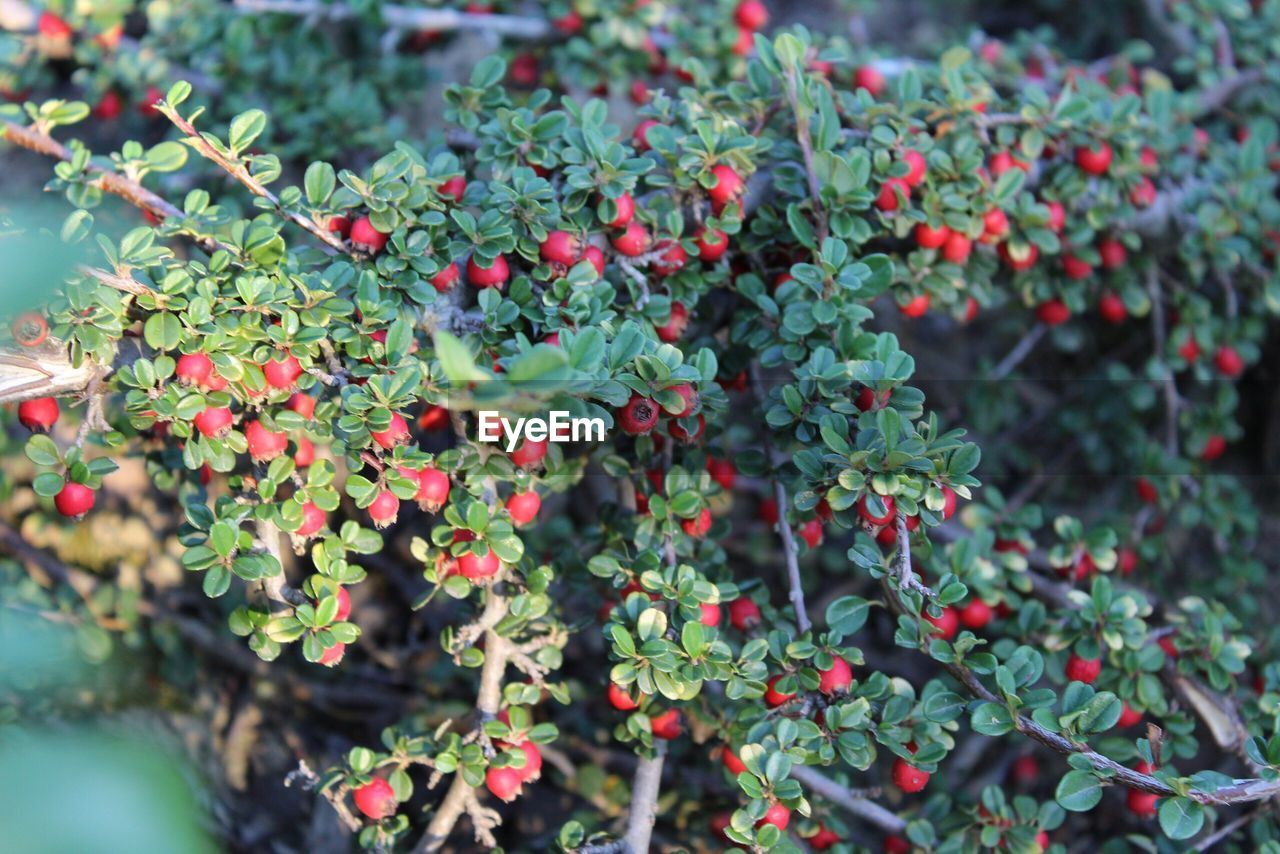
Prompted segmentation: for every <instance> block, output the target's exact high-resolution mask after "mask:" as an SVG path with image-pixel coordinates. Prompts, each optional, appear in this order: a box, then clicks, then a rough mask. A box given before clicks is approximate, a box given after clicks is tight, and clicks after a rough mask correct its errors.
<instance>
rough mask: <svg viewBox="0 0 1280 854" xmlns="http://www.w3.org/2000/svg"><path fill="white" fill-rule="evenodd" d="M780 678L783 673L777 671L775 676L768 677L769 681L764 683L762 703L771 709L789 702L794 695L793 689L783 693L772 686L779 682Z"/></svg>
mask: <svg viewBox="0 0 1280 854" xmlns="http://www.w3.org/2000/svg"><path fill="white" fill-rule="evenodd" d="M782 679H783V675H782V674H781V673H779V674H778V675H777V676H771V677H769V681H768V682H766V683H765V691H764V704H765V705H766V706H768V707H769V708H771V709H776V708H778V706H781V705H784V704H786V703H789V702H791V700H792V699H794V698H795V696H796V694H795V692H794V691H792V692H791V693H790V694H784V693H782V692H781V691H779V690H778V689H777V688H776V687H774V686H776V685H777V684H778V683H779V682H781V681H782Z"/></svg>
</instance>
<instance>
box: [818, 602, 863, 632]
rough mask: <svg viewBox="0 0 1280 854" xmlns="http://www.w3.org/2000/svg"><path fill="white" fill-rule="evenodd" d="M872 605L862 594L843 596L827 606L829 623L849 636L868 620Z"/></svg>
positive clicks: (832, 628)
mask: <svg viewBox="0 0 1280 854" xmlns="http://www.w3.org/2000/svg"><path fill="white" fill-rule="evenodd" d="M870 609H871V606H870V605H868V604H867V600H866V599H863V598H862V597H860V596H842V597H840V598H839V599H837V600H836V601H834V602H832V603H831V604H830V605H828V606H827V625H828V626H829V627H830V628H831V630H832V631H833V632H839V633H840V634H842V635H844V636H845V637H848V636H849V635H851V634H854V633H855V632H857V631H858V629H860V628H862V626H863V624H865V623H866V622H867V614H868V613H869V612H870Z"/></svg>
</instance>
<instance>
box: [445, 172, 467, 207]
mask: <svg viewBox="0 0 1280 854" xmlns="http://www.w3.org/2000/svg"><path fill="white" fill-rule="evenodd" d="M466 192H467V179H466V178H464V177H463V176H462V175H454V176H453V177H452V178H450V179H449V180H447V181H445V182H444V183H443V184H441V185H440V195H441V196H443V197H445V198H446V199H453V200H454V201H455V202H460V201H462V196H463V194H464V193H466Z"/></svg>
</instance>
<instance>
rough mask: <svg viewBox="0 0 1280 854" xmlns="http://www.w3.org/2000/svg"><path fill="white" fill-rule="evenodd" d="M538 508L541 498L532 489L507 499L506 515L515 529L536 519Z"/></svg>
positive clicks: (540, 504) (540, 505)
mask: <svg viewBox="0 0 1280 854" xmlns="http://www.w3.org/2000/svg"><path fill="white" fill-rule="evenodd" d="M540 507H542V498H541V496H539V495H538V493H537V492H535V491H534V490H532V489H531V490H529V491H528V492H517V493H516V494H515V495H513V496H511V497H510V498H509V499H507V515H509V516H510V517H511V521H512V522H514V523H515V524H516V527H519V526H521V525H527V524H529V523H530V522H532V521H533V520H534V519H535V518H536V517H537V515H538V509H539V508H540Z"/></svg>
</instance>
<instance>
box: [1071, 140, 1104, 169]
mask: <svg viewBox="0 0 1280 854" xmlns="http://www.w3.org/2000/svg"><path fill="white" fill-rule="evenodd" d="M1076 166H1079V167H1080V169H1081V171H1083V172H1086V173H1088V174H1089V175H1105V174H1106V172H1107V170H1108V169H1110V168H1111V146H1110V145H1108V144H1107V143H1105V142H1103V143H1099V144H1097V145H1094V146H1084V145H1082V146H1080V147H1079V148H1077V149H1076Z"/></svg>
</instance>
